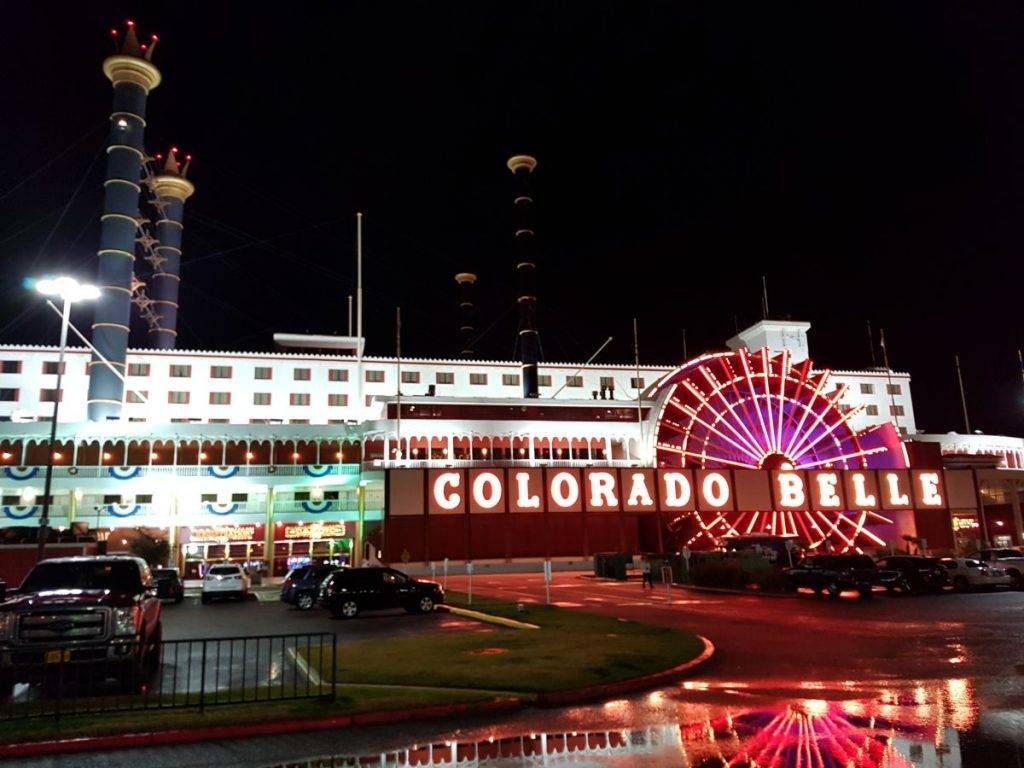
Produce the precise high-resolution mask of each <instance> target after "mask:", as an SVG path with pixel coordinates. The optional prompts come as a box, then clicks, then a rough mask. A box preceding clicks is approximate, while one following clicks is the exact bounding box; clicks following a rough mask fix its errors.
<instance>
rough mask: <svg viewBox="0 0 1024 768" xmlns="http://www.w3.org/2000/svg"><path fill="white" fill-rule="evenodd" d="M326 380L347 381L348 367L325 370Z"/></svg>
mask: <svg viewBox="0 0 1024 768" xmlns="http://www.w3.org/2000/svg"><path fill="white" fill-rule="evenodd" d="M327 380H328V381H348V369H347V368H331V370H329V371H328V372H327Z"/></svg>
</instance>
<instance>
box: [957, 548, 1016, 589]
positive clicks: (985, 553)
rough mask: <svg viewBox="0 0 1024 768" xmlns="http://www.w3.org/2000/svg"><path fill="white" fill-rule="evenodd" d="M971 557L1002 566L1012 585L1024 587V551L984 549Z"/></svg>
mask: <svg viewBox="0 0 1024 768" xmlns="http://www.w3.org/2000/svg"><path fill="white" fill-rule="evenodd" d="M970 557H972V558H974V559H975V560H981V562H983V563H988V564H989V565H995V566H998V567H1000V568H1002V569H1003V570H1004V571H1006V575H1007V576H1009V577H1010V586H1012V587H1013V588H1014V589H1022V588H1024V552H1021V551H1020V550H1019V549H1007V548H1004V549H982V550H980V551H978V552H975V553H974V554H973V555H970Z"/></svg>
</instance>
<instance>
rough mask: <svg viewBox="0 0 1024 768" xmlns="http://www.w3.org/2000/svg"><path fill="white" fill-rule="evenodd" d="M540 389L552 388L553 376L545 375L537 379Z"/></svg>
mask: <svg viewBox="0 0 1024 768" xmlns="http://www.w3.org/2000/svg"><path fill="white" fill-rule="evenodd" d="M537 386H538V387H550V386H551V374H549V373H545V374H541V375H540V376H538V377H537Z"/></svg>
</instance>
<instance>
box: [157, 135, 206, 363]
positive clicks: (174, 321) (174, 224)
mask: <svg viewBox="0 0 1024 768" xmlns="http://www.w3.org/2000/svg"><path fill="white" fill-rule="evenodd" d="M177 152H178V149H177V147H171V151H170V152H168V153H167V162H166V163H164V167H163V170H161V171H160V173H159V174H158V175H156V176H154V177H153V178H152V179H151V180H150V183H149V186H150V189H151V190H152V191H153V194H154V195H155V196H156V200H155V202H154V203H153V204H154V205H155V206H156V207H157V209H158V210H159V211H160V218H159V219H157V222H156V239H157V240H159V241H160V243H159V245H156V246H154V247H153V252H154V253H153V256H151V257H149V261H150V263H151V264H152V265H153V276H152V278H151V279H150V283H149V284H150V298H151V299H152V300H153V312H154V313H155V314H156V316H157V321H156V323H155V324H154V325H153V327H151V328H150V329H149V333H150V336H149V339H150V343H151V345H152V346H153V347H154V348H156V349H174V348H175V346H177V340H178V288H179V286H180V285H181V235H182V231H183V230H184V225H183V224H182V217H183V216H184V214H185V201H186V200H188V198H189V197H190V196H191V195H192V194H193V193H194V192H195V191H196V188H195V187H194V186H193V185H192V182H191V181H189V180H188V179H187V178H186V176H188V168H189V165H191V164H192V156H191V155H186V156H185V164H184V165H183V166H182V165H179V164H178V158H177V157H176V155H177Z"/></svg>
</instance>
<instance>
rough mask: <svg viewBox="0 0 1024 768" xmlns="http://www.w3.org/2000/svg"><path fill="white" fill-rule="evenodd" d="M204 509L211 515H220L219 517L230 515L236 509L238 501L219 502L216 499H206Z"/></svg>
mask: <svg viewBox="0 0 1024 768" xmlns="http://www.w3.org/2000/svg"><path fill="white" fill-rule="evenodd" d="M206 511H207V512H209V513H210V514H211V515H220V516H221V517H224V516H226V515H230V514H231V513H232V512H237V511H238V502H237V501H231V502H225V503H223V504H221V503H220V502H217V501H208V502H206Z"/></svg>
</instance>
